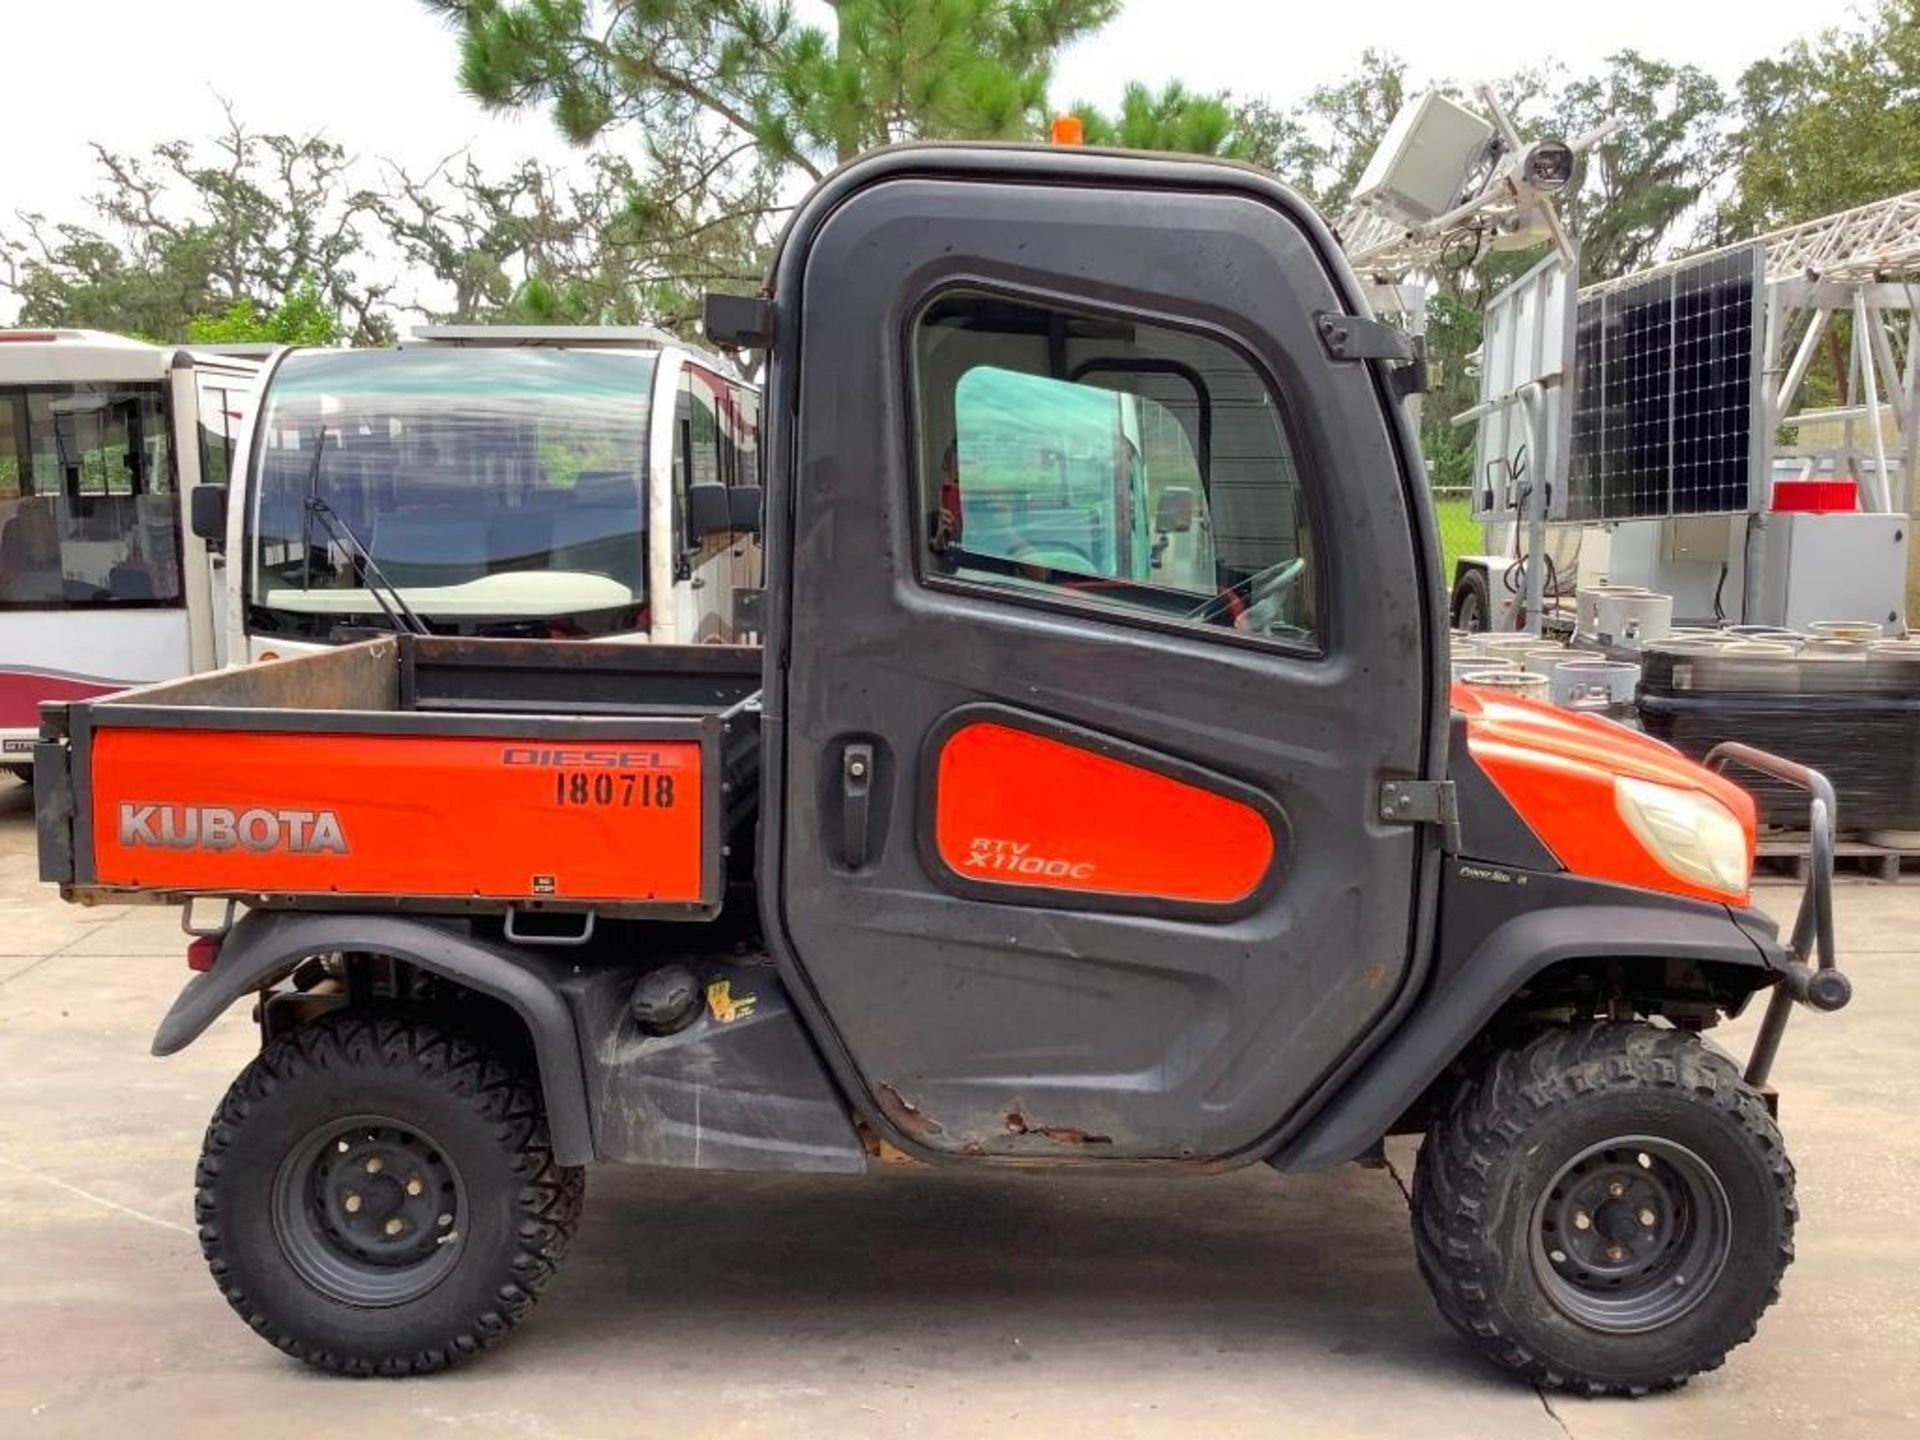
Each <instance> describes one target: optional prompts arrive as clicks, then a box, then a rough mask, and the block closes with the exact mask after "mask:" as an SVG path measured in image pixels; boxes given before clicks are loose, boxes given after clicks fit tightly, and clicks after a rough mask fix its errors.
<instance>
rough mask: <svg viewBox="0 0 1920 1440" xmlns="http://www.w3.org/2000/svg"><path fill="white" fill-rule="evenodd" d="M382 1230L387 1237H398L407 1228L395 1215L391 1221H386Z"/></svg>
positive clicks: (405, 1223)
mask: <svg viewBox="0 0 1920 1440" xmlns="http://www.w3.org/2000/svg"><path fill="white" fill-rule="evenodd" d="M383 1228H384V1229H385V1230H386V1232H387V1234H389V1235H398V1234H399V1233H400V1232H401V1231H402V1230H404V1229H406V1228H407V1222H406V1221H404V1220H402V1219H401V1218H400V1217H399V1216H398V1215H396V1216H394V1217H393V1219H391V1220H389V1221H387V1223H386V1225H385V1226H384V1227H383Z"/></svg>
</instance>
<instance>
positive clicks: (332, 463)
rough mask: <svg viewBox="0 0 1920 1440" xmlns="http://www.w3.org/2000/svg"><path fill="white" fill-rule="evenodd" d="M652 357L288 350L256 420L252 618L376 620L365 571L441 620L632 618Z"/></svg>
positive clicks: (575, 631) (642, 557)
mask: <svg viewBox="0 0 1920 1440" xmlns="http://www.w3.org/2000/svg"><path fill="white" fill-rule="evenodd" d="M653 364H654V356H653V355H652V354H648V353H636V352H632V351H618V350H602V351H595V350H562V349H553V348H537V347H526V348H516V349H489V348H471V349H468V348H447V349H438V348H421V349H407V350H363V351H311V352H305V351H303V352H299V353H296V354H293V355H289V356H288V357H287V358H286V360H285V361H284V362H283V363H282V364H281V366H280V368H279V370H278V371H277V372H275V374H274V376H273V379H272V381H271V383H270V384H269V386H268V389H267V395H266V399H265V404H264V410H265V413H264V414H263V416H262V417H261V422H260V426H259V429H258V431H257V432H256V433H257V436H258V443H257V445H256V447H255V451H254V458H253V461H252V465H253V471H254V476H255V481H256V486H257V495H256V498H255V500H254V502H253V513H252V515H251V517H250V524H251V540H250V544H251V546H252V552H253V555H252V570H251V575H250V583H249V591H248V606H247V614H248V623H249V626H250V628H252V629H253V630H255V631H256V632H261V633H268V634H284V635H290V636H297V637H301V638H307V639H328V638H337V637H338V636H340V635H341V634H342V633H343V632H345V631H347V630H350V629H364V628H369V627H384V626H385V625H387V624H388V622H387V620H386V619H385V618H384V615H383V612H382V607H381V605H380V602H379V600H378V599H377V598H376V597H375V595H374V594H373V591H372V590H371V589H370V588H369V582H370V581H371V583H372V584H373V585H380V584H381V583H382V582H384V583H385V584H386V585H389V586H391V587H392V588H393V589H394V590H397V591H398V592H399V593H400V594H401V595H402V596H403V597H404V598H405V600H406V602H407V604H408V606H409V607H411V608H412V609H413V610H414V611H415V612H416V613H418V614H419V615H420V617H421V618H422V619H423V620H425V621H426V622H427V624H428V625H429V626H430V627H431V628H432V629H434V630H439V631H445V632H448V633H459V634H488V635H604V634H613V633H616V632H620V631H627V630H643V629H645V628H646V614H645V607H646V602H647V593H646V573H647V564H646V544H645V529H646V519H645V517H646V502H645V494H646V455H647V412H648V396H649V391H650V386H651V383H652V379H653ZM323 433H324V436H325V441H324V449H323V450H322V451H320V452H319V453H316V448H315V447H316V445H318V444H320V439H321V436H322V434H323ZM316 512H324V513H325V515H326V517H327V518H328V519H333V520H337V522H338V524H337V525H334V526H329V525H328V524H326V523H324V521H322V520H320V519H318V518H317V513H316ZM335 530H344V532H345V534H344V536H337V535H336V534H335V533H334V531H335ZM343 539H344V540H345V541H346V542H348V543H342V540H343ZM352 542H357V544H355V543H352ZM368 556H371V558H372V561H373V566H374V568H375V569H376V570H377V573H376V574H374V575H371V576H369V575H368V574H367V573H365V572H366V570H367V557H368Z"/></svg>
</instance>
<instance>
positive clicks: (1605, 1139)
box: [1413, 1024, 1798, 1395]
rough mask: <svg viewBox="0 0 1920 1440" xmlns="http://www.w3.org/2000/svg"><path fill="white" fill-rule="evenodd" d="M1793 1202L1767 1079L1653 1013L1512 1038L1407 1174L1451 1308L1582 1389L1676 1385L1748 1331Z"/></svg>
mask: <svg viewBox="0 0 1920 1440" xmlns="http://www.w3.org/2000/svg"><path fill="white" fill-rule="evenodd" d="M1797 1218H1798V1210H1797V1207H1796V1206H1795V1203H1794V1195H1793V1167H1792V1165H1791V1164H1790V1163H1789V1162H1788V1160H1787V1157H1786V1153H1785V1151H1784V1150H1783V1148H1782V1146H1781V1141H1780V1132H1779V1130H1778V1129H1776V1128H1775V1126H1774V1123H1773V1120H1772V1118H1771V1117H1770V1116H1769V1115H1768V1114H1767V1109H1766V1105H1765V1102H1764V1101H1763V1100H1762V1099H1761V1098H1760V1095H1759V1093H1758V1092H1757V1091H1755V1090H1754V1089H1753V1088H1752V1087H1751V1086H1749V1085H1748V1084H1747V1083H1746V1082H1745V1081H1744V1080H1742V1079H1741V1077H1740V1074H1739V1072H1738V1071H1737V1070H1736V1069H1735V1068H1734V1067H1733V1065H1732V1064H1730V1063H1729V1062H1728V1061H1727V1060H1726V1059H1725V1058H1724V1057H1723V1056H1721V1055H1718V1054H1716V1053H1715V1052H1713V1051H1710V1050H1709V1049H1708V1048H1707V1047H1706V1046H1705V1045H1704V1044H1702V1043H1701V1042H1700V1040H1699V1039H1698V1038H1696V1037H1694V1036H1692V1035H1688V1034H1685V1033H1683V1032H1680V1031H1676V1030H1663V1029H1656V1028H1654V1027H1653V1026H1650V1025H1638V1024H1636V1025H1621V1024H1586V1025H1580V1026H1576V1027H1574V1028H1572V1029H1564V1030H1554V1031H1551V1032H1549V1033H1547V1034H1545V1035H1542V1036H1540V1037H1538V1038H1537V1039H1535V1040H1533V1041H1531V1042H1530V1043H1528V1044H1526V1045H1524V1046H1521V1047H1519V1048H1516V1049H1513V1050H1508V1051H1504V1052H1502V1053H1501V1054H1499V1055H1498V1056H1496V1057H1495V1058H1494V1060H1493V1061H1492V1062H1491V1063H1490V1064H1489V1065H1488V1066H1487V1068H1486V1069H1485V1070H1484V1071H1483V1072H1482V1073H1481V1074H1480V1075H1479V1076H1477V1077H1476V1078H1474V1079H1472V1080H1470V1081H1468V1082H1467V1083H1466V1084H1464V1085H1463V1086H1462V1087H1461V1089H1460V1091H1459V1093H1458V1095H1457V1096H1456V1097H1455V1100H1454V1103H1453V1105H1452V1106H1451V1108H1450V1109H1449V1110H1448V1112H1447V1113H1446V1114H1445V1115H1444V1116H1443V1117H1442V1118H1441V1119H1439V1120H1437V1121H1435V1122H1434V1124H1433V1125H1432V1127H1431V1128H1430V1129H1429V1130H1428V1132H1427V1137H1426V1142H1425V1144H1424V1145H1423V1146H1422V1147H1421V1150H1420V1159H1419V1164H1418V1166H1417V1168H1416V1171H1415V1175H1414V1188H1413V1235H1414V1247H1415V1251H1416V1253H1417V1255H1418V1257H1419V1261H1420V1269H1421V1272H1422V1274H1424V1275H1425V1276H1426V1279H1427V1283H1428V1285H1429V1286H1430V1287H1431V1288H1432V1290H1433V1294H1434V1299H1435V1300H1436V1301H1437V1302H1438V1304H1439V1307H1440V1311H1441V1313H1442V1314H1443V1315H1444V1316H1446V1318H1447V1319H1448V1321H1450V1322H1451V1323H1452V1324H1453V1325H1454V1327H1455V1328H1456V1329H1458V1330H1459V1331H1460V1332H1461V1333H1462V1334H1463V1335H1465V1336H1466V1338H1467V1339H1468V1341H1469V1342H1470V1343H1471V1344H1472V1345H1473V1346H1474V1347H1475V1348H1476V1349H1478V1350H1480V1351H1481V1352H1482V1353H1483V1354H1485V1355H1486V1356H1488V1357H1489V1358H1490V1359H1492V1360H1493V1361H1494V1362H1495V1363H1497V1364H1500V1365H1503V1366H1505V1367H1506V1368H1507V1369H1509V1370H1512V1371H1515V1372H1516V1373H1518V1374H1520V1375H1522V1376H1524V1377H1526V1378H1527V1379H1528V1380H1530V1381H1532V1382H1533V1383H1535V1384H1537V1385H1541V1386H1544V1387H1546V1388H1549V1389H1558V1390H1572V1391H1576V1392H1579V1393H1582V1394H1588V1395H1644V1394H1647V1393H1649V1392H1651V1391H1655V1390H1668V1389H1672V1388H1673V1387H1675V1386H1678V1385H1682V1384H1684V1383H1685V1382H1686V1381H1687V1379H1688V1378H1689V1377H1690V1376H1692V1375H1696V1374H1699V1373H1700V1372H1701V1371H1704V1370H1711V1369H1713V1368H1714V1367H1716V1366H1718V1365H1719V1364H1720V1363H1721V1362H1722V1361H1723V1360H1724V1359H1725V1358H1726V1355H1727V1352H1728V1351H1729V1350H1731V1349H1732V1348H1733V1347H1734V1346H1736V1345H1739V1344H1742V1343H1743V1342H1745V1341H1746V1340H1748V1339H1750V1338H1751V1337H1752V1335H1753V1332H1754V1327H1755V1325H1756V1323H1757V1322H1758V1320H1759V1318H1760V1315H1761V1313H1762V1312H1763V1311H1764V1310H1766V1308H1767V1307H1768V1306H1769V1305H1771V1304H1772V1303H1773V1302H1774V1301H1775V1300H1776V1299H1777V1298H1779V1293H1780V1291H1779V1285H1780V1276H1781V1272H1782V1271H1783V1270H1785V1268H1786V1267H1787V1265H1788V1264H1790V1263H1791V1262H1792V1260H1793V1227H1794V1222H1795V1220H1796V1219H1797Z"/></svg>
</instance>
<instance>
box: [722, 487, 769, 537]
mask: <svg viewBox="0 0 1920 1440" xmlns="http://www.w3.org/2000/svg"><path fill="white" fill-rule="evenodd" d="M764 499H765V492H764V491H763V490H761V488H760V487H759V486H758V485H735V486H734V487H733V488H732V489H730V490H728V491H727V500H728V503H729V504H731V505H732V507H733V528H734V529H735V530H744V531H746V532H747V533H748V534H750V535H758V534H759V533H760V507H761V503H762V501H763V500H764Z"/></svg>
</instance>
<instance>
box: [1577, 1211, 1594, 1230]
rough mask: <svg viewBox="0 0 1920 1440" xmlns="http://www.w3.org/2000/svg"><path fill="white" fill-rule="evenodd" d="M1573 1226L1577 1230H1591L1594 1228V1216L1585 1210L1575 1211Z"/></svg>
mask: <svg viewBox="0 0 1920 1440" xmlns="http://www.w3.org/2000/svg"><path fill="white" fill-rule="evenodd" d="M1573 1228H1574V1229H1576V1230H1591V1229H1592V1228H1593V1217H1592V1216H1591V1215H1589V1214H1587V1212H1586V1211H1584V1210H1576V1211H1574V1212H1573Z"/></svg>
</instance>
